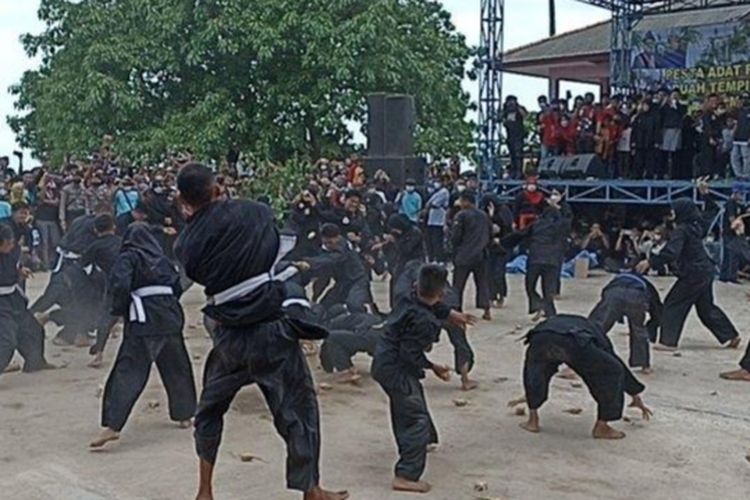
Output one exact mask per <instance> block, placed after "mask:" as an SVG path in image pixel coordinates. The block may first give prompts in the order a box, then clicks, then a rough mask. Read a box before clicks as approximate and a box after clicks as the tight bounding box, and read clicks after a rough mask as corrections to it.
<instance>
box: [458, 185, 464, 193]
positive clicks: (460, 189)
mask: <svg viewBox="0 0 750 500" xmlns="http://www.w3.org/2000/svg"><path fill="white" fill-rule="evenodd" d="M456 191H458V192H459V193H463V192H464V191H466V186H462V185H458V186H456Z"/></svg>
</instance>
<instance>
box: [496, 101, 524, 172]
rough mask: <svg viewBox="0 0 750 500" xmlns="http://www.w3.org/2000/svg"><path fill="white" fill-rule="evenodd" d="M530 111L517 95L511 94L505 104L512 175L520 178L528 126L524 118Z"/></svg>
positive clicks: (505, 124)
mask: <svg viewBox="0 0 750 500" xmlns="http://www.w3.org/2000/svg"><path fill="white" fill-rule="evenodd" d="M527 114H528V112H527V111H526V108H524V107H523V106H521V105H519V104H518V99H517V98H516V96H513V95H509V96H508V97H507V98H506V99H505V104H503V112H502V119H503V126H504V127H505V139H506V145H507V146H508V152H509V154H510V175H511V177H512V178H513V179H519V178H520V177H521V174H522V173H523V147H524V142H525V141H526V126H525V125H524V120H525V119H526V115H527Z"/></svg>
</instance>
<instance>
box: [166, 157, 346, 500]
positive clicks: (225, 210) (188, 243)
mask: <svg viewBox="0 0 750 500" xmlns="http://www.w3.org/2000/svg"><path fill="white" fill-rule="evenodd" d="M177 187H178V190H179V197H180V200H181V203H182V204H183V206H184V210H185V212H186V214H187V215H188V222H187V226H186V227H185V229H184V231H183V232H182V233H181V234H180V236H179V238H178V240H177V243H176V246H175V253H176V255H177V257H178V258H179V260H180V262H182V264H183V266H184V268H185V271H186V273H187V275H188V277H190V278H191V279H192V280H194V281H195V282H196V283H199V284H201V285H203V286H204V287H205V293H206V295H207V296H208V305H207V306H206V307H205V308H204V309H203V312H204V313H205V314H206V315H207V316H208V317H209V318H210V319H211V320H213V321H215V322H216V323H217V325H216V328H215V331H214V339H213V342H214V346H213V349H212V350H211V352H210V353H209V355H208V359H207V360H206V367H205V372H204V377H203V380H204V383H203V392H202V393H201V396H200V400H199V403H198V410H197V412H196V415H195V447H196V452H197V454H198V457H199V460H200V485H199V489H198V494H197V496H196V499H197V500H213V498H214V496H213V472H214V466H215V463H216V457H217V454H218V449H219V444H220V442H221V436H222V430H223V425H224V423H223V422H224V414H225V413H226V412H227V411H228V410H229V406H230V404H231V403H232V400H233V399H234V396H235V395H236V394H237V392H238V391H239V390H240V389H241V388H242V387H244V386H246V385H250V384H258V386H259V387H260V389H261V391H262V392H263V395H264V396H265V398H266V402H267V403H268V407H269V410H270V411H271V413H272V414H273V416H274V422H275V424H276V429H277V431H278V432H279V434H280V435H281V437H282V438H283V439H284V441H285V442H286V444H287V453H288V459H287V486H288V487H289V488H291V489H294V490H299V491H301V492H303V494H304V499H305V500H345V499H347V498H348V497H349V494H348V493H346V492H338V493H332V492H328V491H325V490H323V489H322V488H321V487H320V473H319V468H318V462H319V455H320V423H319V415H318V404H317V400H316V397H315V389H314V386H313V381H312V377H311V376H310V371H309V368H308V366H307V362H306V360H305V356H304V354H303V353H302V350H301V348H300V345H299V342H298V339H309V340H318V339H322V338H325V336H326V334H327V332H326V331H325V330H324V329H321V328H319V327H316V326H315V325H310V324H307V323H305V322H304V321H302V320H299V319H294V318H289V317H285V314H284V312H283V303H284V301H285V298H286V289H285V287H284V283H283V281H284V276H283V273H281V275H279V274H276V273H275V271H274V267H275V264H276V263H278V262H279V261H281V259H282V258H283V256H284V255H285V254H286V253H287V252H289V251H290V250H291V249H292V248H293V247H294V244H295V243H294V238H291V239H286V238H284V239H282V238H281V237H280V235H279V232H278V230H277V229H276V226H275V224H274V218H273V213H272V212H271V210H270V209H269V208H268V207H267V206H265V205H261V204H259V203H255V202H252V201H247V200H228V201H220V200H219V199H218V191H217V189H216V185H215V182H214V176H213V173H212V172H211V170H209V169H208V168H207V167H205V166H204V165H201V164H198V163H190V164H187V165H185V166H184V167H182V169H181V170H180V173H179V175H178V177H177Z"/></svg>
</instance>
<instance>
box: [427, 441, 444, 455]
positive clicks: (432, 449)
mask: <svg viewBox="0 0 750 500" xmlns="http://www.w3.org/2000/svg"><path fill="white" fill-rule="evenodd" d="M439 447H440V445H439V444H437V443H431V444H428V445H427V447H426V448H425V450H427V453H435V452H436V451H437V450H438V448H439Z"/></svg>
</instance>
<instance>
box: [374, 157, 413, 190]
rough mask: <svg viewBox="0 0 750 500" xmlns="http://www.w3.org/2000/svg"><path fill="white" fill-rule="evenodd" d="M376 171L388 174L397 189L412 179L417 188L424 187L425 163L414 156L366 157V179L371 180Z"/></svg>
mask: <svg viewBox="0 0 750 500" xmlns="http://www.w3.org/2000/svg"><path fill="white" fill-rule="evenodd" d="M378 170H382V171H384V172H385V173H386V174H388V177H390V178H391V182H393V184H395V185H396V186H398V187H403V186H404V184H406V180H407V179H414V181H415V182H416V183H417V185H418V186H421V185H424V183H425V181H426V180H427V178H426V177H427V161H426V160H425V159H424V158H418V157H416V156H401V157H392V156H388V157H382V156H381V157H378V156H368V157H366V158H365V173H366V174H367V178H368V179H372V178H373V177H374V176H375V173H376V172H377V171H378Z"/></svg>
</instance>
